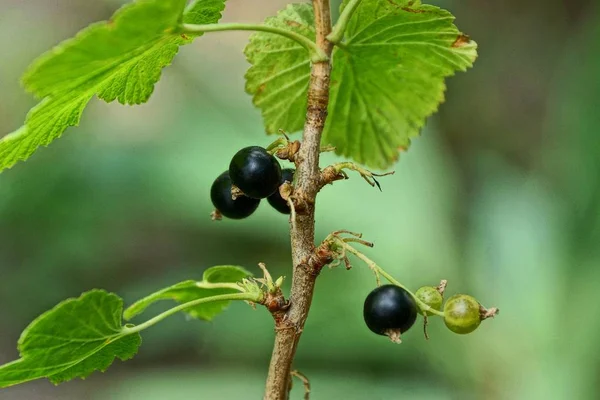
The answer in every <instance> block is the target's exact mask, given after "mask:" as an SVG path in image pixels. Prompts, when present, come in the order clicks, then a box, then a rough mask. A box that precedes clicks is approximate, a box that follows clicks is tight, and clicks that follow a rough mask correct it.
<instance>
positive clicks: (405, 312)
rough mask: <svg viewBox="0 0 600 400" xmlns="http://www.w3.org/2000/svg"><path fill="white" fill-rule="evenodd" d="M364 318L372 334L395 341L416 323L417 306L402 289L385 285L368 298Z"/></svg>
mask: <svg viewBox="0 0 600 400" xmlns="http://www.w3.org/2000/svg"><path fill="white" fill-rule="evenodd" d="M363 316H364V319H365V323H366V324H367V327H368V328H369V329H370V330H371V331H372V332H374V333H376V334H378V335H387V336H389V337H390V339H392V340H394V335H396V336H399V334H400V333H404V332H406V331H407V330H408V329H410V327H411V326H413V324H414V323H415V320H416V319H417V305H416V303H415V300H414V299H413V297H412V296H411V295H410V294H409V293H408V292H407V291H406V290H404V289H402V288H401V287H399V286H396V285H383V286H380V287H378V288H376V289H374V290H373V291H372V292H371V293H369V295H368V296H367V298H366V300H365V305H364V310H363ZM396 341H399V338H398V339H396Z"/></svg>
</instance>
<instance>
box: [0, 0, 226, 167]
mask: <svg viewBox="0 0 600 400" xmlns="http://www.w3.org/2000/svg"><path fill="white" fill-rule="evenodd" d="M185 4H186V0H137V1H136V2H134V3H131V4H128V5H126V6H124V7H122V8H121V9H120V10H118V11H117V12H116V13H115V15H114V16H113V17H112V19H111V20H109V21H104V22H99V23H96V24H92V25H90V26H89V27H87V28H85V29H84V30H82V31H81V32H79V33H78V34H77V35H76V36H75V37H74V38H72V39H69V40H66V41H64V42H63V43H61V44H59V45H58V46H57V47H55V48H54V49H52V50H51V51H50V52H48V53H46V54H44V55H42V56H41V57H40V58H39V59H37V60H36V61H34V62H33V64H32V65H31V66H30V67H29V68H28V70H27V71H26V73H25V75H24V76H23V84H24V86H25V88H26V89H27V90H29V91H30V92H32V93H33V94H35V95H36V96H37V97H39V98H41V99H42V101H41V102H40V103H39V104H38V105H37V106H36V107H35V108H34V109H32V110H31V111H30V112H29V114H28V115H27V118H26V121H25V126H23V127H21V128H20V129H18V130H17V131H16V132H13V133H12V134H9V135H7V136H5V137H4V138H2V139H1V140H0V171H1V170H3V169H5V168H10V167H12V166H13V165H14V164H15V163H16V162H17V161H19V160H25V159H27V158H28V157H29V156H31V154H33V152H34V151H35V150H36V149H37V148H38V147H39V146H42V145H44V146H45V145H48V144H49V143H50V142H52V141H53V140H54V139H56V138H58V137H60V136H61V135H62V133H63V132H64V130H65V129H66V128H67V127H69V126H76V125H78V124H79V120H80V118H81V114H82V112H83V109H84V108H85V106H86V105H87V103H88V102H89V100H90V99H91V98H92V97H93V96H94V95H96V96H98V97H99V98H101V99H103V100H105V101H107V102H111V101H114V100H118V101H119V102H120V103H122V104H140V103H144V102H146V101H148V99H149V97H150V95H151V94H152V92H153V91H154V85H155V84H156V82H157V81H158V80H159V79H160V75H161V71H162V69H163V68H164V67H165V66H167V65H169V64H171V61H172V60H173V57H174V56H175V55H176V54H177V51H178V49H179V46H181V45H184V44H187V43H189V42H190V41H191V40H192V39H193V37H195V36H199V35H187V36H183V35H179V34H176V33H174V29H175V28H176V27H177V26H178V24H179V22H180V21H181V20H182V18H183V19H184V22H188V23H198V24H200V23H205V24H206V23H214V22H218V20H219V19H220V17H221V11H222V10H223V8H224V4H225V0H197V1H195V2H194V3H192V4H191V5H190V6H189V7H188V9H187V11H186V13H185V14H183V10H184V7H185Z"/></svg>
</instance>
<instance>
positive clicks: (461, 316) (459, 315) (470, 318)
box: [444, 294, 481, 335]
mask: <svg viewBox="0 0 600 400" xmlns="http://www.w3.org/2000/svg"><path fill="white" fill-rule="evenodd" d="M480 307H481V306H480V305H479V302H478V301H477V300H475V298H474V297H472V296H469V295H466V294H457V295H454V296H452V297H450V298H449V299H448V301H446V304H444V322H445V324H446V326H447V327H448V329H450V330H451V331H452V332H454V333H458V334H461V335H462V334H467V333H471V332H473V331H474V330H475V329H477V327H478V326H479V324H481V315H480V311H479V309H480Z"/></svg>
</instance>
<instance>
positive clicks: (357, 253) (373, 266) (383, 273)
mask: <svg viewBox="0 0 600 400" xmlns="http://www.w3.org/2000/svg"><path fill="white" fill-rule="evenodd" d="M348 239H350V238H346V239H343V238H340V237H338V236H333V235H330V239H329V240H331V241H332V242H333V243H334V244H335V245H337V246H339V247H341V248H344V249H345V250H346V251H348V252H350V253H352V254H354V255H355V256H356V257H358V258H359V259H360V260H362V261H363V262H364V263H365V264H367V266H368V267H369V268H370V269H371V270H373V271H375V272H376V274H375V276H376V278H378V274H380V275H381V276H383V277H384V278H385V279H387V280H388V281H389V282H390V283H392V284H394V285H396V286H399V287H401V288H402V289H404V290H406V291H407V292H408V293H409V294H410V295H411V296H412V297H413V298H414V299H415V301H416V302H417V304H418V305H419V309H421V310H423V311H428V312H430V313H432V314H435V315H437V316H439V317H443V316H444V313H443V312H441V311H438V310H435V309H433V308H431V307H429V306H428V305H427V304H425V303H424V302H423V301H421V300H420V299H419V298H418V297H417V296H415V294H414V293H413V292H411V291H410V290H409V289H408V288H406V287H405V286H404V285H402V284H401V283H400V282H398V281H397V280H396V279H394V277H393V276H391V275H390V274H388V273H387V272H386V271H385V270H384V269H383V268H381V267H380V266H379V265H377V264H376V263H375V262H374V261H373V260H371V259H370V258H368V257H367V256H365V255H364V254H363V253H361V252H360V251H358V250H356V249H355V248H354V247H352V246H350V245H349V244H348V243H347V242H346V240H348Z"/></svg>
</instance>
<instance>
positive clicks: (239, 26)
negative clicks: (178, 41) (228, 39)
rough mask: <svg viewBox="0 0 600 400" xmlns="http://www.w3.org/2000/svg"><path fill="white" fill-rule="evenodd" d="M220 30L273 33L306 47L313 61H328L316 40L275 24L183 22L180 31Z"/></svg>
mask: <svg viewBox="0 0 600 400" xmlns="http://www.w3.org/2000/svg"><path fill="white" fill-rule="evenodd" d="M219 31H259V32H267V33H273V34H276V35H280V36H283V37H286V38H288V39H291V40H293V41H295V42H297V43H298V44H300V45H301V46H302V47H304V48H305V49H306V50H307V51H308V52H309V54H310V60H311V61H312V62H313V63H317V62H322V61H327V60H328V59H329V57H328V56H327V54H326V53H325V52H324V51H323V50H322V49H321V48H319V46H317V44H316V43H315V42H313V41H312V40H310V39H309V38H307V37H306V36H304V35H300V34H299V33H296V32H292V31H289V30H287V29H282V28H277V27H274V26H268V25H262V24H243V23H238V22H231V23H224V24H206V25H194V24H182V25H181V26H180V29H179V30H178V33H181V34H184V35H185V34H190V35H197V34H200V33H205V32H219Z"/></svg>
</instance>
